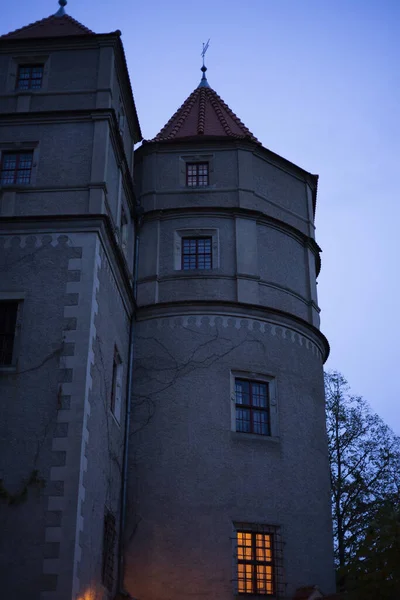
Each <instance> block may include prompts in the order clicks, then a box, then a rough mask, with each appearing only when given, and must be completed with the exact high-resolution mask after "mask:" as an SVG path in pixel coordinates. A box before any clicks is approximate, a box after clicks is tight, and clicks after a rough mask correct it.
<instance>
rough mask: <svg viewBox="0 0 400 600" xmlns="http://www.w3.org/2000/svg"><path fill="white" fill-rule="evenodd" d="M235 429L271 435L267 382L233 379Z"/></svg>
mask: <svg viewBox="0 0 400 600" xmlns="http://www.w3.org/2000/svg"><path fill="white" fill-rule="evenodd" d="M235 396H236V398H235V399H236V431H240V432H242V433H256V434H258V435H271V423H270V411H269V390H268V384H267V383H263V382H260V381H250V380H247V379H235Z"/></svg>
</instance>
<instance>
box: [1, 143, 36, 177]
mask: <svg viewBox="0 0 400 600" xmlns="http://www.w3.org/2000/svg"><path fill="white" fill-rule="evenodd" d="M32 164H33V152H32V151H31V152H3V155H2V160H1V173H0V184H2V185H11V184H19V183H20V184H26V183H30V181H31V174H32Z"/></svg>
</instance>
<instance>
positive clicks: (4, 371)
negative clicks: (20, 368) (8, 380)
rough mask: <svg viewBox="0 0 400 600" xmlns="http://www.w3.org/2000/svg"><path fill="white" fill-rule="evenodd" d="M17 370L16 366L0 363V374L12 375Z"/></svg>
mask: <svg viewBox="0 0 400 600" xmlns="http://www.w3.org/2000/svg"><path fill="white" fill-rule="evenodd" d="M16 372H17V367H15V366H14V367H13V366H12V365H10V366H9V367H6V366H1V365H0V375H12V374H13V373H16Z"/></svg>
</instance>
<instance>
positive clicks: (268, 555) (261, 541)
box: [234, 523, 286, 599]
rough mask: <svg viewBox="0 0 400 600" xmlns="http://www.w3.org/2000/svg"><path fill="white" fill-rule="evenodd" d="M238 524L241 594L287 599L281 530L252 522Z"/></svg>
mask: <svg viewBox="0 0 400 600" xmlns="http://www.w3.org/2000/svg"><path fill="white" fill-rule="evenodd" d="M234 525H235V544H236V552H235V554H236V582H235V587H236V592H237V594H238V595H248V596H251V597H253V596H255V595H257V596H273V597H274V599H278V598H283V597H286V595H285V589H286V586H285V578H284V569H283V551H282V550H283V542H282V536H281V532H280V528H279V527H277V526H273V525H254V524H250V523H235V524H234Z"/></svg>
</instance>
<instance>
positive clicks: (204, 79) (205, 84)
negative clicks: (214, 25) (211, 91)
mask: <svg viewBox="0 0 400 600" xmlns="http://www.w3.org/2000/svg"><path fill="white" fill-rule="evenodd" d="M209 45H210V40H208V42H207V43H206V44H205V43H204V42H203V52H202V53H201V56H202V57H203V66H202V67H201V71H203V76H202V78H201V81H200V83H199V87H210V86H209V83H208V81H207V77H206V71H207V67H206V65H205V64H204V57H205V55H206V52H207V50H208V46H209Z"/></svg>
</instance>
